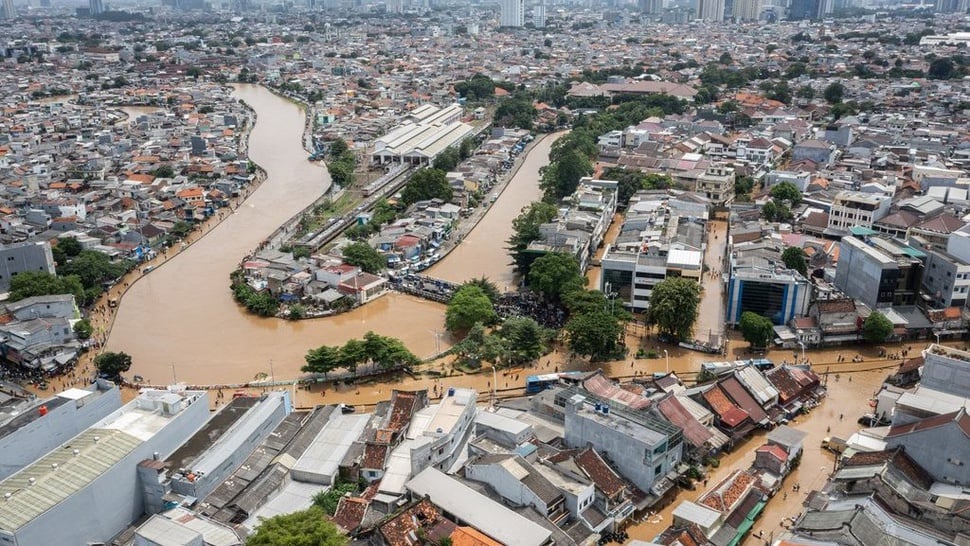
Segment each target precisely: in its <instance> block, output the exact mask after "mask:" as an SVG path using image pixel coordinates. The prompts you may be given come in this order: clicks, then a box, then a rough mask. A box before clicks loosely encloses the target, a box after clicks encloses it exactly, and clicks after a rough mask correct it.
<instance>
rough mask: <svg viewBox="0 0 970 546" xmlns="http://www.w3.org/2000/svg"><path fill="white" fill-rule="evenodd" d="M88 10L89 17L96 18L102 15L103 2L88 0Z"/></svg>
mask: <svg viewBox="0 0 970 546" xmlns="http://www.w3.org/2000/svg"><path fill="white" fill-rule="evenodd" d="M88 9H89V10H90V11H91V16H92V17H96V16H98V15H101V14H102V13H104V2H103V1H102V0H88Z"/></svg>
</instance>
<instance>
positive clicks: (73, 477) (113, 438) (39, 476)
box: [0, 428, 142, 532]
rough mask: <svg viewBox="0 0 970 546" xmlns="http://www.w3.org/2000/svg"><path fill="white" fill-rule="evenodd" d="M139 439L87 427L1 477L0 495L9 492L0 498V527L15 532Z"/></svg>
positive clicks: (87, 481) (123, 454) (94, 476)
mask: <svg viewBox="0 0 970 546" xmlns="http://www.w3.org/2000/svg"><path fill="white" fill-rule="evenodd" d="M141 443H142V441H141V440H139V439H138V438H136V437H134V436H132V435H131V434H128V433H126V432H123V431H121V430H117V429H103V428H99V429H88V430H86V431H84V432H82V433H81V434H79V435H78V436H76V437H74V438H72V439H71V440H69V441H67V442H66V443H64V444H62V445H61V446H60V447H58V448H56V449H54V450H53V451H51V452H50V453H48V454H47V455H45V456H44V457H42V458H41V459H39V460H38V461H37V462H35V463H33V464H31V465H30V466H28V467H26V468H24V469H23V470H21V471H20V472H17V473H16V474H14V475H12V476H10V477H8V478H6V479H5V480H3V481H0V497H6V495H8V494H9V495H10V497H9V498H7V499H6V500H3V501H0V529H2V530H4V531H10V532H16V531H17V530H18V529H20V528H21V527H23V526H24V525H27V524H28V523H30V522H31V521H33V520H34V519H35V518H37V517H38V516H40V515H41V514H43V513H44V512H47V511H48V510H50V509H51V508H53V507H55V506H57V505H58V504H59V503H61V502H63V501H64V500H65V499H67V498H68V497H70V496H71V495H73V494H74V493H77V492H78V491H80V490H82V489H84V488H85V487H87V486H88V485H89V484H90V483H91V482H93V481H94V480H95V479H97V478H98V477H99V476H101V475H102V474H104V472H106V471H107V470H108V469H109V468H111V467H112V466H114V465H115V464H117V463H118V462H119V461H121V460H122V459H124V458H125V457H126V456H128V454H129V453H131V452H132V451H134V450H135V448H136V447H138V446H139V445H141ZM75 450H76V451H77V453H76V454H75V453H74V452H75ZM55 465H56V466H55ZM64 523H65V524H67V523H69V522H64Z"/></svg>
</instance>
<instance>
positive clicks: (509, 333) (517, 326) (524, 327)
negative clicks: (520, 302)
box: [498, 317, 549, 364]
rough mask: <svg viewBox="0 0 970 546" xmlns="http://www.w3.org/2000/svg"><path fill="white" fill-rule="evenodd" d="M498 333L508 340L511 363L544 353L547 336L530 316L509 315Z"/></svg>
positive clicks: (521, 361) (543, 329)
mask: <svg viewBox="0 0 970 546" xmlns="http://www.w3.org/2000/svg"><path fill="white" fill-rule="evenodd" d="M498 335H499V336H501V337H502V338H503V339H505V340H506V341H507V342H508V348H509V351H510V352H511V359H512V363H513V364H522V363H524V362H530V361H533V360H535V359H537V358H539V357H540V356H542V355H543V353H545V350H546V340H547V338H548V337H549V335H548V332H547V331H546V329H545V328H543V327H542V326H540V325H539V323H538V322H536V321H535V320H534V319H532V318H531V317H510V318H507V319H505V322H503V323H502V328H501V329H499V332H498Z"/></svg>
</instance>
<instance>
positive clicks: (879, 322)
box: [862, 311, 893, 343]
mask: <svg viewBox="0 0 970 546" xmlns="http://www.w3.org/2000/svg"><path fill="white" fill-rule="evenodd" d="M892 334H893V323H892V321H891V320H889V319H888V318H886V315H884V314H882V313H880V312H879V311H873V312H872V313H869V316H868V317H866V320H865V321H864V322H863V323H862V339H865V340H866V341H868V342H869V343H882V342H883V341H886V340H887V339H889V336H891V335H892Z"/></svg>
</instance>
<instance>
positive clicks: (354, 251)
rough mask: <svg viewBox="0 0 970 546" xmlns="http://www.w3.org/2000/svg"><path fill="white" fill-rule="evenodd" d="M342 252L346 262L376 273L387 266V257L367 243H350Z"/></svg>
mask: <svg viewBox="0 0 970 546" xmlns="http://www.w3.org/2000/svg"><path fill="white" fill-rule="evenodd" d="M341 252H342V253H343V257H344V262H346V263H348V264H350V265H355V266H357V267H359V268H361V269H363V270H364V271H366V272H368V273H371V274H374V275H376V274H378V273H380V272H381V271H383V270H384V269H385V268H386V267H387V259H386V258H385V257H384V256H382V255H381V253H380V252H378V251H377V249H376V248H374V247H372V246H370V245H369V244H367V243H350V244H349V245H347V246H345V247H344V248H343V250H342V251H341Z"/></svg>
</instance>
